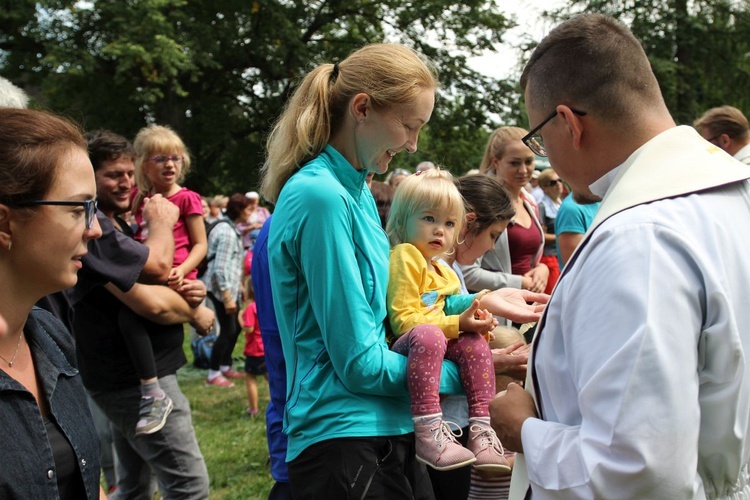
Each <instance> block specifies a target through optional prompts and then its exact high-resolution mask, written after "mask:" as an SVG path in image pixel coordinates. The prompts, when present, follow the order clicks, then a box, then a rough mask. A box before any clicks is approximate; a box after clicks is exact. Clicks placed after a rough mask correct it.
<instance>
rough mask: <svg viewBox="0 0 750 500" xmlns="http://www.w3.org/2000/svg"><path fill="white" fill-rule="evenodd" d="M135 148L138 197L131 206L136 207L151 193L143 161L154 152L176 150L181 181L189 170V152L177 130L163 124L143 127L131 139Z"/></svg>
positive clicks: (178, 180)
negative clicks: (179, 162) (180, 168)
mask: <svg viewBox="0 0 750 500" xmlns="http://www.w3.org/2000/svg"><path fill="white" fill-rule="evenodd" d="M133 148H134V149H135V162H134V163H135V182H136V184H137V185H138V191H139V193H138V197H137V198H136V202H135V203H134V204H133V207H134V208H135V207H137V206H138V205H139V204H140V201H142V200H143V197H144V196H146V195H148V194H149V193H151V190H153V188H154V186H153V184H151V181H150V180H149V179H148V177H146V175H145V174H144V173H143V163H144V162H145V161H146V160H148V158H149V157H151V156H152V155H154V154H156V153H171V152H176V153H177V154H179V155H180V156H182V171H181V172H180V177H179V178H178V179H177V182H178V183H181V182H182V180H183V179H184V178H185V175H187V173H188V172H189V171H190V154H189V153H188V150H187V147H185V143H184V142H182V139H180V136H179V135H177V132H175V131H174V130H172V129H171V128H170V127H167V126H164V125H149V126H148V127H143V128H142V129H141V130H140V131H139V132H138V134H137V135H136V136H135V140H134V141H133Z"/></svg>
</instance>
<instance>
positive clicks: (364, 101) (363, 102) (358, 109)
mask: <svg viewBox="0 0 750 500" xmlns="http://www.w3.org/2000/svg"><path fill="white" fill-rule="evenodd" d="M349 110H350V112H351V114H352V116H353V117H354V119H355V120H356V121H357V122H359V123H362V122H363V121H364V120H365V118H367V115H368V114H369V113H370V96H369V95H367V94H365V93H364V92H360V93H359V94H357V95H355V96H354V97H352V100H351V103H350V104H349Z"/></svg>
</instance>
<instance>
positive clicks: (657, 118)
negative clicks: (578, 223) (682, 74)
mask: <svg viewBox="0 0 750 500" xmlns="http://www.w3.org/2000/svg"><path fill="white" fill-rule="evenodd" d="M521 87H522V88H523V89H524V92H525V96H526V108H527V112H528V115H529V123H530V124H531V125H532V127H533V128H532V132H531V134H529V136H527V137H525V138H524V142H525V143H526V144H527V145H528V146H529V147H531V148H532V149H534V150H535V152H536V153H537V154H542V155H547V156H549V159H550V163H551V164H552V167H553V168H554V169H555V170H556V171H557V172H558V173H559V174H560V177H562V178H564V179H565V180H566V181H567V182H568V183H569V184H570V185H571V187H572V189H573V191H575V192H578V193H579V194H581V195H584V196H585V197H588V198H592V197H600V198H603V200H602V204H601V207H600V209H599V212H598V213H597V215H596V217H595V218H594V222H593V224H592V226H591V228H590V229H589V232H588V233H587V235H586V237H585V238H584V239H583V241H582V242H581V245H580V246H579V247H578V249H577V250H576V252H574V253H573V256H572V257H571V259H570V260H569V261H568V263H567V265H566V266H565V270H564V272H563V274H562V276H561V278H560V282H559V283H558V285H557V288H556V289H555V292H554V293H553V295H552V298H551V300H550V302H549V305H548V307H547V309H546V311H545V314H544V316H543V317H542V319H541V320H540V322H539V326H538V329H537V332H536V335H535V337H534V340H533V347H532V353H533V355H532V357H531V359H530V360H529V376H528V377H527V382H526V390H527V391H528V392H526V391H524V390H523V389H522V388H521V387H520V386H518V385H515V384H511V385H510V386H509V388H508V390H507V392H506V393H504V394H503V393H501V394H500V395H498V396H497V397H496V398H495V399H494V400H493V401H492V404H491V406H490V410H491V414H492V419H493V425H494V427H495V429H496V430H497V431H498V435H499V437H500V438H501V440H502V442H503V444H504V445H506V446H507V447H508V448H510V449H512V450H516V451H519V452H523V455H521V454H519V455H518V458H517V460H516V467H515V470H514V476H513V484H512V490H513V493H512V495H514V496H513V498H523V497H524V495H526V494H527V493H528V492H529V490H528V485H529V483H530V486H531V496H532V497H533V498H665V499H666V498H670V499H671V498H715V497H727V498H746V497H748V496H749V495H750V481H749V479H750V470H749V468H748V457H750V438H749V436H750V308H748V307H747V283H748V282H750V265H748V263H747V248H750V232H748V231H744V230H741V229H739V228H746V227H750V183H748V182H747V179H748V178H749V177H750V169H747V167H746V166H745V165H743V164H742V163H740V162H738V161H736V160H734V159H733V158H732V157H731V156H729V155H727V154H726V153H724V152H723V151H721V150H720V149H719V148H718V147H716V146H715V145H713V144H711V143H710V142H707V141H705V140H704V139H703V138H702V137H700V136H699V135H698V134H697V133H696V131H695V130H694V129H693V128H691V127H686V126H682V127H677V126H675V123H674V121H673V119H672V117H671V116H670V114H669V111H668V110H667V107H666V105H665V103H664V100H663V98H662V95H661V92H660V90H659V85H658V83H657V81H656V78H655V76H654V74H653V72H652V71H651V67H650V64H649V61H648V58H647V57H646V54H645V53H644V51H643V48H642V47H641V45H640V43H639V42H638V40H636V38H635V37H634V36H633V35H632V33H631V32H630V31H629V30H628V29H627V28H626V27H625V26H624V25H622V24H621V23H619V22H618V21H616V20H614V19H612V18H609V17H606V16H603V15H601V14H585V15H580V16H576V17H574V18H572V19H570V20H568V21H566V22H564V23H563V24H561V25H560V26H558V27H557V28H555V29H554V30H552V32H550V34H549V35H548V36H547V37H546V38H545V39H544V40H543V41H542V42H541V44H540V45H539V46H538V47H537V48H536V50H535V51H534V53H533V55H532V56H531V59H530V60H529V62H528V64H527V65H526V68H525V69H524V72H523V75H522V77H521Z"/></svg>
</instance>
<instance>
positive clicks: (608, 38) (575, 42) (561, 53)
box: [521, 14, 664, 124]
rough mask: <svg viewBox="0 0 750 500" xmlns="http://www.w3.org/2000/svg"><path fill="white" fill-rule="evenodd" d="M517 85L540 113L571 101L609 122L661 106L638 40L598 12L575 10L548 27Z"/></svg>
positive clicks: (657, 87)
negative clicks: (519, 85)
mask: <svg viewBox="0 0 750 500" xmlns="http://www.w3.org/2000/svg"><path fill="white" fill-rule="evenodd" d="M521 88H522V89H523V90H524V92H526V93H527V95H528V96H529V100H530V101H531V104H532V105H533V106H535V107H537V108H539V109H540V110H542V111H543V112H544V113H550V112H552V111H553V110H554V109H555V106H557V105H559V104H565V105H569V106H571V105H575V106H577V107H579V108H580V109H582V110H583V111H586V112H587V113H589V114H591V115H595V116H597V117H599V118H600V119H601V120H602V121H604V122H606V123H612V124H615V123H622V120H627V121H632V120H634V119H636V117H637V116H638V115H639V114H640V113H641V111H642V110H643V109H644V107H651V106H653V105H654V104H655V103H657V102H658V103H661V105H664V99H663V98H662V95H661V91H660V90H659V84H658V82H657V80H656V77H655V76H654V73H653V71H652V70H651V65H650V63H649V60H648V57H647V56H646V53H645V52H644V51H643V47H642V46H641V44H640V42H639V41H638V40H637V39H636V38H635V36H634V35H633V33H632V32H631V31H630V30H629V29H628V28H627V27H626V26H625V25H624V24H622V23H620V22H619V21H617V20H616V19H614V18H611V17H608V16H605V15H603V14H580V15H577V16H575V17H573V18H571V19H569V20H568V21H565V22H564V23H562V24H560V25H559V26H557V27H556V28H555V29H553V30H552V31H551V32H550V33H549V35H547V36H546V37H545V38H544V39H543V40H542V42H541V43H540V44H539V46H538V47H537V48H536V49H535V50H534V53H533V54H532V55H531V58H530V59H529V62H528V64H526V67H525V68H524V70H523V73H522V75H521Z"/></svg>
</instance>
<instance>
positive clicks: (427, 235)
mask: <svg viewBox="0 0 750 500" xmlns="http://www.w3.org/2000/svg"><path fill="white" fill-rule="evenodd" d="M457 222H458V221H457V220H456V216H455V214H453V213H451V212H449V211H447V210H423V211H421V212H417V213H415V214H412V215H411V217H409V220H408V222H407V228H406V235H407V242H408V243H411V244H412V245H414V246H415V247H417V249H418V250H419V252H420V253H421V254H422V255H424V257H425V258H426V259H427V261H428V262H429V261H430V260H431V259H433V258H434V257H437V256H439V255H442V254H444V253H446V252H448V251H450V250H451V249H452V248H453V242H454V241H455V238H454V236H455V231H456V223H457Z"/></svg>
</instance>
